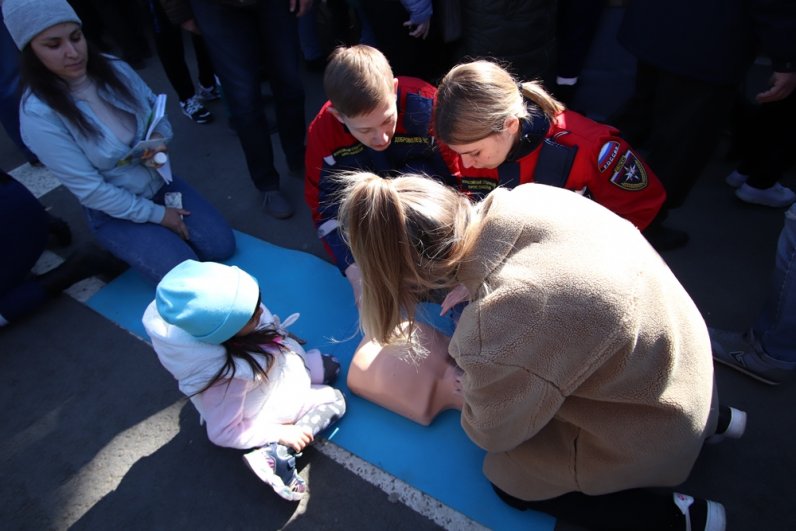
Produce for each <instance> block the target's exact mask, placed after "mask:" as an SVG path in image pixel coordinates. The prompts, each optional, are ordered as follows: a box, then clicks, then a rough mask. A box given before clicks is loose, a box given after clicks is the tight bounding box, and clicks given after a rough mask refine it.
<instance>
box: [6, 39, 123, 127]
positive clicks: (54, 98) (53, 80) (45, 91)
mask: <svg viewBox="0 0 796 531" xmlns="http://www.w3.org/2000/svg"><path fill="white" fill-rule="evenodd" d="M83 38H84V39H85V36H84V37H83ZM86 45H87V48H88V53H87V63H86V73H87V75H88V77H90V78H91V79H92V80H93V81H94V82H95V83H96V84H97V88H98V89H99V88H108V89H111V90H113V91H114V92H116V93H117V94H118V95H119V96H120V97H121V98H122V99H123V100H125V101H126V102H127V103H129V104H130V105H131V106H132V107H133V108H137V107H138V104H137V102H136V100H135V98H134V97H133V95H132V93H131V92H130V89H128V88H127V86H126V85H125V84H124V82H123V81H122V80H121V79H120V78H119V75H118V74H117V73H116V71H115V70H114V68H113V66H111V61H112V60H116V59H109V58H107V57H106V56H104V55H103V54H101V53H100V52H99V50H97V48H96V47H94V45H92V44H91V42H89V41H88V40H87V41H86ZM19 72H20V79H21V81H22V89H23V90H24V89H26V88H29V89H30V90H31V92H33V93H34V94H35V95H36V96H38V97H39V98H41V100H42V101H44V102H45V103H46V104H47V105H49V106H50V107H51V108H52V109H53V110H54V111H55V112H57V113H58V114H60V115H61V116H63V117H64V118H66V119H67V120H68V121H69V122H71V123H72V124H73V125H74V126H76V127H77V128H78V130H80V132H81V133H82V134H83V135H85V136H87V137H97V136H98V135H99V134H100V131H99V130H98V129H97V128H96V127H95V126H94V125H93V124H92V123H91V122H90V121H89V120H88V119H87V118H86V117H85V115H84V114H83V113H82V112H80V109H78V108H77V105H75V102H74V101H72V98H71V96H70V94H69V85H68V84H67V82H66V81H64V80H63V79H61V78H60V77H58V76H57V75H55V74H54V73H52V72H50V71H49V70H48V69H47V67H46V66H44V64H42V62H41V61H40V60H39V58H38V57H36V54H35V52H34V51H33V48H32V47H31V45H30V43H28V44H27V45H26V46H25V47H24V48H23V49H22V54H21V57H20V64H19Z"/></svg>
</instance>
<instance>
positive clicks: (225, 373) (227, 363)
mask: <svg viewBox="0 0 796 531" xmlns="http://www.w3.org/2000/svg"><path fill="white" fill-rule="evenodd" d="M258 306H259V304H258ZM282 339H284V336H283V335H282V334H280V333H279V332H278V331H276V330H274V329H273V328H263V329H261V330H255V331H254V332H252V333H251V334H247V335H245V336H232V337H231V338H229V339H227V340H226V341H224V342H223V343H221V346H222V347H224V349H225V350H226V359H225V360H224V365H222V366H221V368H220V369H219V370H218V372H217V373H216V375H215V376H213V378H211V379H210V381H209V382H208V383H207V385H206V386H204V387H203V388H202V389H201V390H200V391H197V392H196V394H197V395H198V394H201V393H203V392H205V391H207V390H208V389H210V388H211V387H213V386H214V385H215V384H216V383H217V382H219V381H220V380H227V379H232V378H234V377H235V372H236V371H237V367H236V365H235V361H236V360H243V361H245V362H246V363H248V364H249V367H251V370H252V373H254V376H255V377H257V376H259V377H261V378H263V379H268V372H269V371H270V370H271V367H273V365H274V355H273V354H272V353H271V352H269V351H268V350H266V349H265V348H264V347H266V346H272V347H277V348H278V349H279V350H285V349H286V347H285V346H284V345H283V344H282V343H281V340H282ZM254 354H259V355H261V356H263V357H264V358H265V366H263V365H262V364H261V363H260V362H259V361H258V360H257V358H255V357H254Z"/></svg>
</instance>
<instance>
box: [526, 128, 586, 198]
mask: <svg viewBox="0 0 796 531" xmlns="http://www.w3.org/2000/svg"><path fill="white" fill-rule="evenodd" d="M577 152H578V147H577V146H565V145H563V144H559V143H558V142H556V141H555V140H552V139H550V138H546V139H545V140H544V142H542V147H541V151H540V152H539V159H538V160H537V162H536V168H535V169H534V172H533V182H535V183H539V184H549V185H550V186H557V187H559V188H563V187H564V185H565V184H566V183H567V179H568V178H569V172H570V170H572V163H573V162H574V160H575V154H576V153H577Z"/></svg>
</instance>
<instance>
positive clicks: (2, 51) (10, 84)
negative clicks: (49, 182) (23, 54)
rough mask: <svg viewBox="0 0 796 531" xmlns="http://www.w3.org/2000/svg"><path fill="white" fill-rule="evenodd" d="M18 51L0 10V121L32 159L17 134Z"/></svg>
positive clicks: (18, 95) (31, 158) (30, 159)
mask: <svg viewBox="0 0 796 531" xmlns="http://www.w3.org/2000/svg"><path fill="white" fill-rule="evenodd" d="M19 53H20V52H19V50H18V49H17V45H16V44H14V41H13V40H12V39H11V35H9V33H8V30H7V29H6V26H5V24H4V23H3V14H2V13H1V12H0V123H1V124H3V129H5V130H6V132H8V136H9V137H10V138H11V140H13V141H14V143H15V144H16V145H17V146H18V147H19V149H20V150H21V151H22V152H23V153H24V154H25V158H26V159H28V161H33V160H36V157H35V156H34V155H33V153H31V152H30V150H29V149H28V148H27V147H25V144H23V143H22V138H20V136H19V97H20V93H19Z"/></svg>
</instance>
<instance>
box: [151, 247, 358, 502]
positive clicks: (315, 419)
mask: <svg viewBox="0 0 796 531" xmlns="http://www.w3.org/2000/svg"><path fill="white" fill-rule="evenodd" d="M260 296H261V294H260V288H259V285H258V283H257V280H256V279H255V278H254V277H253V276H251V275H249V274H248V273H246V272H245V271H243V270H241V269H240V268H238V267H235V266H227V265H223V264H218V263H214V262H197V261H195V260H186V261H184V262H182V263H181V264H179V265H177V266H176V267H174V268H173V269H172V270H171V271H169V272H168V273H167V274H166V275H165V276H164V277H163V279H162V280H161V281H160V283H159V284H158V286H157V290H156V294H155V300H154V301H152V303H150V305H149V306H148V307H147V309H146V311H145V312H144V317H143V323H144V327H145V328H146V331H147V333H148V334H149V337H150V338H151V339H152V346H153V347H154V348H155V352H156V353H157V355H158V358H159V359H160V362H161V363H162V364H163V366H164V367H165V368H166V369H167V370H168V371H169V372H170V373H171V374H172V375H173V376H174V378H176V379H177V382H178V384H179V387H180V390H181V391H182V392H183V393H185V394H186V395H187V396H188V397H189V398H190V399H191V401H192V402H193V404H194V406H196V409H197V410H198V411H199V414H200V415H201V418H202V420H203V421H204V422H206V424H207V435H208V437H209V438H210V441H211V442H213V443H215V444H217V445H219V446H225V447H230V448H241V449H250V448H254V450H253V451H251V452H248V453H247V454H245V455H244V461H245V462H246V464H247V465H248V466H249V467H250V468H251V469H252V470H253V471H254V473H255V474H257V476H258V477H259V478H260V479H262V480H263V481H265V482H266V483H268V484H269V485H271V487H272V488H273V489H274V491H275V492H276V493H277V494H279V495H280V496H281V497H282V498H285V499H286V500H291V501H295V500H300V499H301V498H302V497H303V496H304V494H305V493H306V492H307V485H306V484H305V482H304V480H303V479H302V478H301V476H299V475H298V472H297V471H296V467H295V452H300V451H302V450H303V449H304V448H305V447H306V446H307V445H308V444H309V443H311V442H312V440H313V439H314V437H315V435H317V434H318V433H319V432H320V431H322V430H324V429H325V428H327V427H328V426H329V425H330V424H332V423H333V422H335V421H336V420H337V419H339V418H340V417H342V416H343V415H344V414H345V407H346V406H345V399H344V398H343V395H342V393H340V391H339V390H337V389H334V388H332V387H329V386H328V385H327V384H330V383H332V381H333V380H334V379H335V378H336V376H337V374H338V372H339V370H340V364H339V362H338V361H337V360H336V359H334V358H333V357H332V356H327V355H323V354H321V353H320V352H319V351H318V350H316V349H312V350H309V351H305V350H304V349H303V348H302V346H301V345H300V344H299V342H298V341H297V340H296V338H294V337H293V336H292V335H291V334H289V333H288V332H287V327H288V326H289V325H291V324H292V323H294V322H295V321H296V319H298V314H293V315H291V316H290V317H288V318H287V319H286V320H285V321H284V322H280V320H279V317H278V316H276V315H273V314H272V313H271V312H270V311H269V310H268V308H266V306H265V305H264V304H262V301H261V298H260Z"/></svg>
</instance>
